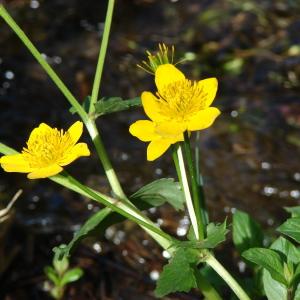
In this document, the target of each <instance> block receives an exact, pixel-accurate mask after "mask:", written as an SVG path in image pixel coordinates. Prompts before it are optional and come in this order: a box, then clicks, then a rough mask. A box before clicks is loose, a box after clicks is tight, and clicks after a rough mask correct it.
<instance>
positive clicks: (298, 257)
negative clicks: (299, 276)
mask: <svg viewBox="0 0 300 300" xmlns="http://www.w3.org/2000/svg"><path fill="white" fill-rule="evenodd" d="M270 249H272V250H276V251H277V252H280V253H282V254H283V255H284V256H285V257H286V259H287V262H292V263H294V264H299V263H300V250H299V249H298V248H297V247H295V246H294V245H293V244H292V243H291V242H290V241H288V240H287V239H285V238H284V237H279V238H278V239H277V240H276V241H275V242H273V244H272V245H271V247H270Z"/></svg>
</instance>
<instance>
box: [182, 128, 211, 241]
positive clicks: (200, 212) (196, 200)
mask: <svg viewBox="0 0 300 300" xmlns="http://www.w3.org/2000/svg"><path fill="white" fill-rule="evenodd" d="M183 144H184V152H185V156H186V161H187V166H188V170H189V175H190V179H191V185H192V195H193V204H194V208H195V215H196V217H197V221H198V224H202V228H204V233H203V234H204V237H205V235H206V233H205V228H206V226H207V221H206V220H207V209H206V205H205V199H204V194H203V192H202V193H201V191H200V186H199V183H198V180H197V171H196V168H195V164H194V160H193V156H192V150H191V144H190V138H189V135H188V132H185V133H184V143H183ZM198 229H199V230H201V227H199V228H198Z"/></svg>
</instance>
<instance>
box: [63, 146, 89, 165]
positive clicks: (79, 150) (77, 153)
mask: <svg viewBox="0 0 300 300" xmlns="http://www.w3.org/2000/svg"><path fill="white" fill-rule="evenodd" d="M90 154H91V153H90V150H89V148H88V146H87V144H86V143H78V144H76V145H75V146H74V147H72V148H71V149H70V150H69V151H67V152H66V153H65V154H64V156H63V158H62V159H61V160H60V161H59V163H58V164H59V165H60V166H66V165H68V164H70V163H71V162H73V161H74V160H75V159H77V158H79V157H81V156H90Z"/></svg>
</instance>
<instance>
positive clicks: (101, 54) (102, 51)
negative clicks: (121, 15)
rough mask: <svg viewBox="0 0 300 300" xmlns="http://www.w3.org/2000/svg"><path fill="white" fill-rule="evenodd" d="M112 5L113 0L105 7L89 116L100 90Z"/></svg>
mask: <svg viewBox="0 0 300 300" xmlns="http://www.w3.org/2000/svg"><path fill="white" fill-rule="evenodd" d="M114 4H115V0H109V2H108V6H107V12H106V17H105V23H104V24H105V25H104V31H103V36H102V41H101V47H100V51H99V57H98V63H97V67H96V73H95V79H94V83H93V89H92V95H91V102H90V107H89V113H90V114H91V113H93V112H94V111H95V104H96V102H97V100H98V96H99V89H100V84H101V78H102V72H103V66H104V61H105V56H106V51H107V46H108V41H109V34H110V28H111V22H112V16H113V11H114Z"/></svg>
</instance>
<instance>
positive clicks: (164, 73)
mask: <svg viewBox="0 0 300 300" xmlns="http://www.w3.org/2000/svg"><path fill="white" fill-rule="evenodd" d="M183 79H185V76H184V74H183V73H182V72H181V71H179V70H178V69H177V68H176V67H175V66H174V65H172V64H164V65H160V66H159V67H158V68H157V69H156V72H155V84H156V87H157V90H158V92H159V93H162V91H163V89H164V87H165V86H166V85H168V84H170V83H173V82H176V81H179V80H183Z"/></svg>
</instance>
